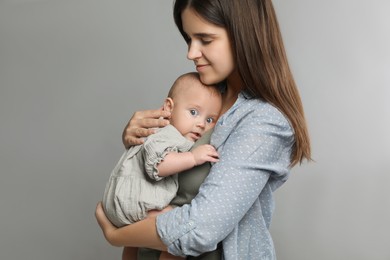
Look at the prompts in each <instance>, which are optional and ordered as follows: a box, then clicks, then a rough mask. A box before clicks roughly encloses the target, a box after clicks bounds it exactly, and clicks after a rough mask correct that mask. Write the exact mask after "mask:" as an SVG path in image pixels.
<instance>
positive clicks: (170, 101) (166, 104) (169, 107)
mask: <svg viewBox="0 0 390 260" xmlns="http://www.w3.org/2000/svg"><path fill="white" fill-rule="evenodd" d="M173 106H174V103H173V99H172V98H170V97H168V98H166V99H165V101H164V106H163V110H164V111H168V112H172V110H173Z"/></svg>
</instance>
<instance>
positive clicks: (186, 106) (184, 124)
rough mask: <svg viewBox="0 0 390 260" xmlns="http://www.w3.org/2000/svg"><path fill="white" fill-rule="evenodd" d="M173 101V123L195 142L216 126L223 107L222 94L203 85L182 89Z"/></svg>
mask: <svg viewBox="0 0 390 260" xmlns="http://www.w3.org/2000/svg"><path fill="white" fill-rule="evenodd" d="M210 88H211V87H210ZM173 101H174V108H173V110H172V113H171V119H170V121H171V124H172V125H173V126H174V127H176V129H177V130H178V131H179V132H180V133H181V134H182V135H183V136H184V137H185V138H187V139H188V140H190V141H193V142H195V141H196V140H198V139H199V138H200V137H201V136H202V135H203V134H204V133H205V132H206V131H208V130H209V129H211V128H213V127H214V126H215V123H216V122H217V120H218V117H219V113H220V111H221V108H222V100H221V96H220V95H217V94H215V93H214V92H211V90H210V89H208V88H207V87H202V86H192V87H188V88H186V89H185V90H182V91H180V93H178V94H177V95H176V96H175V97H174V100H173Z"/></svg>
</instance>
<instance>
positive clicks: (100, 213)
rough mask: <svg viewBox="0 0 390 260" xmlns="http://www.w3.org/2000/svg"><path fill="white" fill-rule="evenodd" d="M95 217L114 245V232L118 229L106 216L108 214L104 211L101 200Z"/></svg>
mask: <svg viewBox="0 0 390 260" xmlns="http://www.w3.org/2000/svg"><path fill="white" fill-rule="evenodd" d="M95 217H96V220H97V222H98V224H99V226H100V228H101V229H102V231H103V234H104V237H105V238H106V240H107V241H108V242H109V243H110V244H111V245H113V244H112V240H111V239H112V235H113V233H114V232H115V230H117V228H116V227H115V226H114V225H113V224H112V223H111V222H110V220H108V218H107V217H106V214H105V213H104V210H103V205H102V203H101V202H99V203H98V204H97V206H96V211H95Z"/></svg>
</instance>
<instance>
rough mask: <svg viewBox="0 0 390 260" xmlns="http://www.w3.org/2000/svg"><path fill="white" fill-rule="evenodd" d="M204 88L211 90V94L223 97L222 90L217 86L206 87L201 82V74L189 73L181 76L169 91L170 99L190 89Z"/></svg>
mask: <svg viewBox="0 0 390 260" xmlns="http://www.w3.org/2000/svg"><path fill="white" fill-rule="evenodd" d="M194 86H196V87H204V88H206V89H207V90H209V92H210V94H212V95H217V96H221V92H220V90H219V89H218V88H217V86H216V85H205V84H203V83H202V82H201V81H200V77H199V74H198V73H196V72H189V73H185V74H183V75H181V76H179V77H178V78H177V79H176V80H175V82H174V83H173V85H172V87H171V89H170V90H169V93H168V97H170V98H172V99H173V98H174V96H175V95H177V94H178V93H179V92H180V91H181V90H184V89H188V88H191V87H194Z"/></svg>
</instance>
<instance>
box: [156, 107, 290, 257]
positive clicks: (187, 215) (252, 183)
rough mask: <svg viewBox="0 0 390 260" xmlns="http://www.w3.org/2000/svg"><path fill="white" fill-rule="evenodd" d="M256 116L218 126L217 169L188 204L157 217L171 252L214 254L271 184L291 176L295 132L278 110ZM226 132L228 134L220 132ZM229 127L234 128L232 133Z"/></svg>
mask: <svg viewBox="0 0 390 260" xmlns="http://www.w3.org/2000/svg"><path fill="white" fill-rule="evenodd" d="M271 113H272V116H268V114H267V115H266V116H264V111H258V110H257V111H253V113H250V114H248V115H244V117H243V118H241V119H239V120H237V122H236V123H235V125H233V126H230V125H229V124H227V125H226V126H220V125H218V128H220V129H219V130H218V132H217V127H215V130H214V134H215V135H218V138H220V135H222V136H224V137H223V138H225V140H224V141H223V144H222V145H221V147H220V148H221V149H218V151H219V153H220V161H219V162H218V163H215V164H214V165H213V166H212V168H211V171H210V174H209V175H208V177H207V178H206V179H205V181H204V183H203V184H202V185H201V187H200V190H199V193H198V195H197V196H196V197H195V198H194V199H193V200H192V201H191V203H190V204H187V205H183V206H182V207H177V208H175V209H173V210H171V211H169V212H167V213H164V214H161V215H159V216H157V232H158V234H159V236H160V237H161V239H162V241H163V242H164V244H166V245H167V246H168V252H170V253H172V254H174V255H178V256H186V255H194V256H197V255H199V254H201V253H204V252H208V251H212V250H214V249H215V248H216V247H217V244H218V243H219V242H220V241H222V240H223V239H224V238H225V237H227V236H228V235H229V233H231V232H232V230H233V229H234V228H235V227H236V226H237V225H238V223H239V222H240V220H241V219H242V218H243V217H244V216H245V214H246V213H247V212H248V211H249V209H250V208H251V206H252V205H253V204H254V202H255V201H256V200H257V199H258V198H259V195H260V193H261V192H262V190H263V188H264V187H265V185H267V183H268V182H269V181H270V180H281V181H283V180H284V179H285V178H286V175H287V174H288V173H289V165H290V156H291V149H292V145H293V142H294V137H293V131H292V129H291V127H290V125H289V123H288V121H287V120H286V119H285V117H284V116H283V115H282V114H281V113H280V112H279V111H277V110H276V109H274V110H273V111H272V112H271ZM223 127H227V129H226V130H223V129H222V130H221V128H223ZM229 127H230V128H229Z"/></svg>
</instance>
